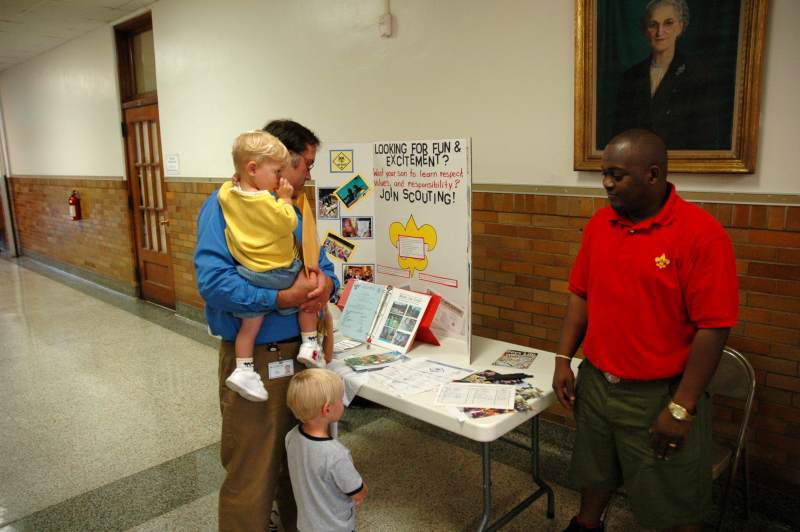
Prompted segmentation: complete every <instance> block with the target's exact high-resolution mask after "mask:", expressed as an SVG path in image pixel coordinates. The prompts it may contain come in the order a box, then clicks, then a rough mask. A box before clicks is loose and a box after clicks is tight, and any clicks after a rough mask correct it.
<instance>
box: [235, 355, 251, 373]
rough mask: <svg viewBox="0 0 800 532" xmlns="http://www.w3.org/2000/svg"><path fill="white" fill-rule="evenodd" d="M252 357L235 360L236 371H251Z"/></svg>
mask: <svg viewBox="0 0 800 532" xmlns="http://www.w3.org/2000/svg"><path fill="white" fill-rule="evenodd" d="M253 368H254V366H253V357H250V358H238V357H237V358H236V369H246V370H250V371H253Z"/></svg>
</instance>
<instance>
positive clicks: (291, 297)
mask: <svg viewBox="0 0 800 532" xmlns="http://www.w3.org/2000/svg"><path fill="white" fill-rule="evenodd" d="M317 289H318V287H317V279H316V275H315V276H314V279H309V278H308V277H307V276H306V272H305V271H304V270H302V269H301V270H300V273H298V274H297V278H295V280H294V283H293V284H292V286H290V287H289V288H285V289H283V290H281V291H280V292H278V307H279V308H291V307H300V306H301V305H303V304H304V303H306V302H307V301H308V296H309V294H311V293H313V292H315V291H316V290H317Z"/></svg>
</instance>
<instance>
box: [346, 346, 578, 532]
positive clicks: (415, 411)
mask: <svg viewBox="0 0 800 532" xmlns="http://www.w3.org/2000/svg"><path fill="white" fill-rule="evenodd" d="M464 349H466V344H465V343H463V342H458V341H455V340H450V339H447V338H445V339H443V341H442V345H440V346H432V345H429V344H423V343H418V344H417V345H415V347H414V348H413V349H412V350H410V351H409V352H408V353H407V354H408V356H409V357H410V358H418V357H425V358H428V359H430V360H434V361H437V362H442V363H445V364H449V365H452V366H458V367H463V368H469V369H473V370H475V371H481V370H485V369H492V370H494V371H497V372H499V373H519V372H523V373H527V374H533V377H532V378H528V379H526V381H525V382H528V383H530V384H531V385H532V386H535V387H538V388H540V389H542V390H543V391H544V392H545V393H544V396H543V397H541V398H539V399H537V400H536V401H535V402H534V404H533V408H532V409H531V410H529V411H527V412H514V413H507V414H498V415H494V416H489V417H484V418H478V419H472V418H468V419H466V420H464V421H461V420H459V419H457V418H456V417H454V416H453V415H452V414H451V413H450V412H448V410H447V409H446V408H444V407H440V406H436V405H434V395H435V391H429V392H422V393H419V394H416V395H412V396H404V397H398V396H397V395H395V394H394V393H393V392H392V391H390V390H388V389H386V387H384V386H382V385H381V384H380V383H378V382H377V381H376V380H375V379H369V380H368V381H367V383H366V384H364V385H363V386H362V387H361V388H360V390H359V391H358V395H359V396H361V397H363V398H364V399H368V400H370V401H373V402H375V403H378V404H380V405H383V406H385V407H387V408H391V409H392V410H395V411H397V412H401V413H403V414H406V415H408V416H411V417H413V418H415V419H419V420H421V421H424V422H426V423H430V424H431V425H433V426H436V427H439V428H442V429H445V430H448V431H450V432H453V433H455V434H459V435H461V436H464V437H465V438H469V439H470V440H474V441H477V442H480V444H481V451H482V456H483V515H482V516H481V520H480V524H479V525H478V530H479V531H484V530H487V531H488V530H498V529H499V528H500V527H502V526H503V525H505V524H506V523H508V522H509V521H510V520H511V519H513V518H514V517H515V516H516V515H517V514H519V513H520V512H521V511H522V510H524V509H525V508H527V507H528V506H530V505H531V504H532V503H533V502H534V501H536V500H537V499H538V498H539V497H542V496H543V495H546V496H547V517H549V518H553V517H554V516H555V501H554V498H553V490H552V489H551V488H550V486H548V485H547V483H546V482H545V481H544V480H543V479H542V478H541V477H540V470H539V414H540V413H542V412H543V411H544V410H546V409H547V408H548V407H550V406H551V405H552V404H554V403H555V401H556V397H555V393H554V392H553V390H552V380H553V370H554V368H555V357H554V355H553V353H550V352H547V351H541V350H539V349H532V348H530V347H525V346H520V345H514V344H509V343H506V342H500V341H497V340H491V339H488V338H481V337H477V336H474V337H473V338H472V363H471V364H469V365H467V364H465V359H466V357H465V355H464V353H463V350H464ZM506 349H518V350H522V351H537V352H538V353H539V356H538V357H536V360H534V362H533V364H531V365H530V366H529V367H528V368H526V369H516V368H509V367H501V366H492V362H494V361H495V360H497V358H499V357H500V355H502V354H503V352H504V351H505V350H506ZM573 364H574V366H573V367H575V368H577V364H578V361H574V363H573ZM528 420H532V423H531V449H530V452H531V473H532V476H533V482H534V483H535V484H536V487H537V489H536V491H534V492H533V493H532V494H531V495H530V496H528V497H527V498H526V499H525V500H523V501H522V502H520V503H519V504H518V505H517V506H515V507H514V508H512V509H511V510H510V511H509V512H508V513H506V514H505V515H503V516H502V517H500V518H498V519H497V520H496V521H495V522H494V523H492V524H491V525H489V526H487V524H488V522H489V518H490V516H491V514H492V460H491V454H490V449H489V445H490V444H491V443H492V442H493V441H495V440H497V439H498V438H500V437H502V436H504V435H505V434H507V433H508V432H510V431H512V430H514V429H515V428H516V427H518V426H519V425H521V424H523V423H525V422H526V421H528Z"/></svg>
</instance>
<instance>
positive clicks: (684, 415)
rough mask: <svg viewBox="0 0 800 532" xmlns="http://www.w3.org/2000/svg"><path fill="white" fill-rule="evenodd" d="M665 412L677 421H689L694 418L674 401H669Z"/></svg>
mask: <svg viewBox="0 0 800 532" xmlns="http://www.w3.org/2000/svg"><path fill="white" fill-rule="evenodd" d="M667 410H669V413H670V414H672V417H674V418H675V419H677V420H678V421H691V420H692V419H694V416H693V415H692V414H690V413H689V411H688V410H686V409H685V408H684V407H682V406H681V405H679V404H678V403H676V402H675V401H670V402H669V404H668V405H667Z"/></svg>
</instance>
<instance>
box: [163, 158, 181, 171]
mask: <svg viewBox="0 0 800 532" xmlns="http://www.w3.org/2000/svg"><path fill="white" fill-rule="evenodd" d="M164 174H165V175H169V176H179V175H181V158H180V155H178V154H177V153H168V154H167V156H166V157H164Z"/></svg>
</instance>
